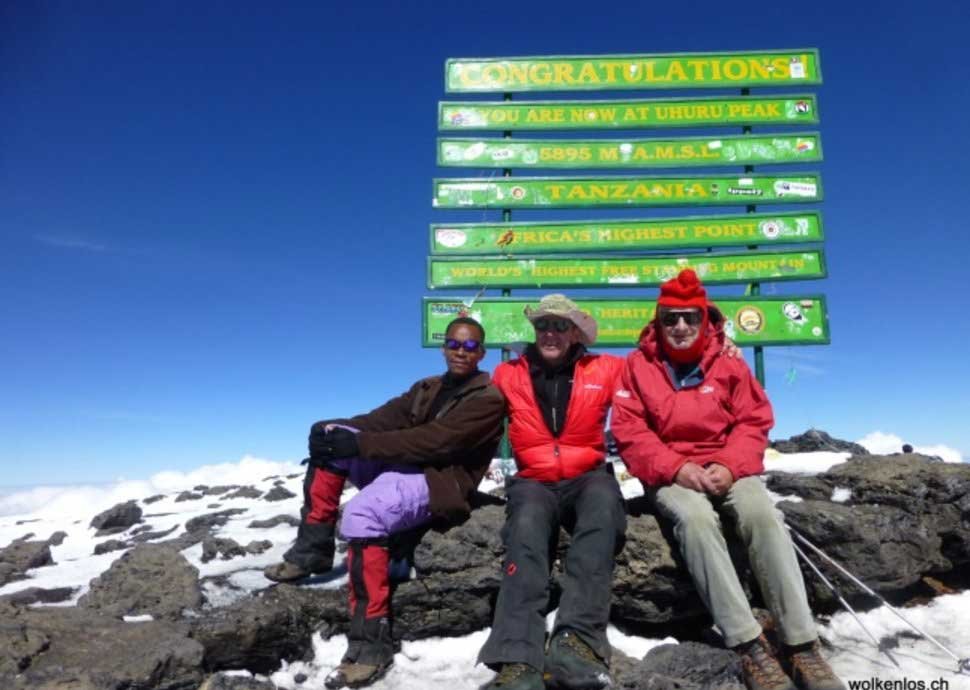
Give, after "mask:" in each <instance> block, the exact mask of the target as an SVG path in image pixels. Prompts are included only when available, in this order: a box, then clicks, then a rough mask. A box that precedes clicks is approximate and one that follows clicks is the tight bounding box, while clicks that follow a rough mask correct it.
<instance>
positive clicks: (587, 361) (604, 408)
mask: <svg viewBox="0 0 970 690" xmlns="http://www.w3.org/2000/svg"><path fill="white" fill-rule="evenodd" d="M622 370H623V360H622V359H621V358H619V357H615V356H613V355H593V354H587V355H584V356H583V357H582V358H580V360H579V361H578V362H576V368H575V370H574V373H573V386H572V392H571V393H570V397H569V405H568V406H567V408H566V423H565V424H564V425H563V429H562V433H560V434H559V437H558V438H556V437H554V436H553V435H552V433H551V432H550V431H549V428H548V427H547V426H546V422H545V420H544V419H543V417H542V411H541V410H540V409H539V404H538V402H536V396H535V392H534V390H533V387H532V378H531V377H530V375H529V361H528V360H527V359H526V357H525V356H524V355H523V356H520V357H518V358H516V359H513V360H512V361H510V362H503V363H502V364H500V365H499V366H498V367H497V368H496V369H495V373H494V374H493V375H492V383H493V384H495V385H496V386H497V387H498V389H499V390H500V391H502V395H503V396H505V403H506V409H507V410H508V415H509V441H510V442H511V443H512V451H513V452H514V453H515V464H516V466H517V467H518V474H519V476H521V477H525V478H527V479H535V480H537V481H542V482H554V481H559V480H561V479H571V478H573V477H578V476H579V475H581V474H582V473H584V472H587V471H589V470H591V469H593V468H594V467H596V466H598V465H600V464H601V463H602V462H603V460H604V458H605V456H606V445H605V441H604V437H603V426H604V424H605V423H606V414H607V412H608V411H609V409H610V404H611V403H612V401H613V391H614V389H615V388H616V384H617V383H618V381H619V377H620V372H621V371H622Z"/></svg>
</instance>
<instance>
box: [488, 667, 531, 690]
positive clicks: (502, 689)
mask: <svg viewBox="0 0 970 690" xmlns="http://www.w3.org/2000/svg"><path fill="white" fill-rule="evenodd" d="M543 688H544V685H543V683H542V674H541V673H539V672H538V671H536V670H535V669H534V668H532V667H531V666H529V664H504V665H503V666H502V670H501V671H499V672H498V675H496V676H495V677H494V678H492V680H491V681H490V682H488V683H486V684H485V685H483V686H481V688H479V690H543Z"/></svg>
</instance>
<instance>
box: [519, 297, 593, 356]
mask: <svg viewBox="0 0 970 690" xmlns="http://www.w3.org/2000/svg"><path fill="white" fill-rule="evenodd" d="M544 316H558V317H560V318H563V319H568V320H569V321H572V322H573V325H574V326H576V328H578V329H579V342H581V343H582V344H583V345H587V346H589V345H592V344H593V343H594V342H596V319H594V318H593V317H592V316H591V315H590V314H589V312H585V311H583V310H582V309H580V308H579V307H578V306H577V305H576V303H575V302H573V301H572V300H571V299H569V298H568V297H566V295H562V294H559V293H553V294H551V295H546V296H545V297H543V298H542V299H541V300H539V306H538V307H536V308H535V309H533V308H532V307H526V308H525V318H527V319H529V321H530V322H531V323H535V322H536V321H537V320H538V319H541V318H542V317H544Z"/></svg>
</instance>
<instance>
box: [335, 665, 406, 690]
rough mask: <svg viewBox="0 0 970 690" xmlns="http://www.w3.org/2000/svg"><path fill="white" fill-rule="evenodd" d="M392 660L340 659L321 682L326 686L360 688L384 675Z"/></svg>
mask: <svg viewBox="0 0 970 690" xmlns="http://www.w3.org/2000/svg"><path fill="white" fill-rule="evenodd" d="M391 662H392V660H387V661H386V662H383V661H382V662H380V663H377V664H361V663H358V662H356V661H342V662H341V663H340V665H339V666H338V667H337V668H335V669H334V670H333V671H332V672H331V673H330V675H328V676H327V677H326V679H325V680H324V681H323V684H324V685H326V686H327V687H328V688H362V687H364V686H365V685H370V684H371V683H375V682H377V681H378V680H380V679H381V678H383V677H384V674H385V673H387V670H388V669H389V668H390V667H391Z"/></svg>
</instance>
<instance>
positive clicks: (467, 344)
mask: <svg viewBox="0 0 970 690" xmlns="http://www.w3.org/2000/svg"><path fill="white" fill-rule="evenodd" d="M481 346H482V344H481V343H480V342H479V341H477V340H472V339H471V338H469V339H468V340H455V339H454V338H447V339H446V340H445V347H446V348H447V349H449V350H457V349H458V348H461V349H462V350H464V351H465V352H478V348H480V347H481Z"/></svg>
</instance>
